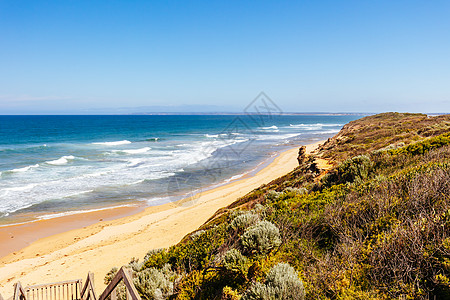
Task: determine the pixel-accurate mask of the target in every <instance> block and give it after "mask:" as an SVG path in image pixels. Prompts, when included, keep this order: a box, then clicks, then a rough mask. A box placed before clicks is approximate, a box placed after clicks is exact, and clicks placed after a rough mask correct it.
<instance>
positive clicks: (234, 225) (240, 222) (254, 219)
mask: <svg viewBox="0 0 450 300" xmlns="http://www.w3.org/2000/svg"><path fill="white" fill-rule="evenodd" d="M258 222H259V215H257V214H255V213H252V212H246V213H243V214H241V215H238V216H237V217H235V218H234V219H233V221H231V223H230V227H231V229H233V230H235V231H238V232H242V231H244V230H245V229H247V227H249V226H252V225H254V224H256V223H258Z"/></svg>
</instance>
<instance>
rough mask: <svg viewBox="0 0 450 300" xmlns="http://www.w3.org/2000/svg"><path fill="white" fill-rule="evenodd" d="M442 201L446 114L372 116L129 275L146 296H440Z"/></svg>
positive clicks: (445, 226)
mask: <svg viewBox="0 0 450 300" xmlns="http://www.w3.org/2000/svg"><path fill="white" fill-rule="evenodd" d="M319 158H320V159H328V160H330V161H331V162H332V163H333V165H334V167H333V168H332V169H330V170H321V169H320V168H318V164H317V160H318V159H319ZM449 195H450V117H449V116H439V117H427V116H426V115H421V114H398V113H386V114H379V115H375V116H370V117H366V118H362V119H360V120H356V121H353V122H350V123H349V124H347V125H345V126H344V128H343V129H342V130H341V132H340V133H339V134H338V135H336V136H335V137H333V138H331V139H329V140H328V141H327V142H326V143H325V144H324V145H323V146H322V147H321V148H320V151H319V152H318V153H316V154H314V155H311V156H310V157H308V158H307V159H306V160H305V161H304V162H302V163H301V165H300V166H299V167H298V168H296V169H295V170H294V171H293V172H291V173H289V174H286V175H285V176H283V177H281V178H279V179H277V180H275V181H273V182H271V183H270V184H267V185H264V186H261V187H260V188H258V189H255V190H254V191H252V192H251V193H249V194H248V195H246V196H245V197H242V198H241V199H238V200H237V201H236V202H235V203H234V204H232V205H231V206H229V207H228V208H225V209H222V210H220V211H218V212H217V213H216V214H215V216H213V217H212V218H211V219H210V220H209V221H208V222H207V223H206V224H204V225H203V226H202V227H201V228H199V230H197V231H195V232H193V233H192V234H190V235H188V236H186V237H185V238H184V239H183V241H181V242H180V243H179V244H177V245H175V246H172V247H170V248H169V249H160V250H153V251H150V252H149V253H148V255H147V256H146V257H145V258H144V260H143V261H142V263H139V262H138V261H136V260H133V261H132V262H131V263H130V266H131V267H132V268H133V270H134V273H135V274H134V275H135V279H134V280H135V283H136V286H137V288H138V290H139V292H140V293H141V294H142V296H143V297H144V298H146V299H161V298H170V299H240V298H242V299H303V298H306V299H398V297H406V298H410V299H425V298H428V297H430V298H432V297H433V296H436V297H437V299H449V298H450V197H449ZM114 272H115V270H112V271H111V274H113V273H114ZM111 274H110V275H111ZM108 278H110V277H108ZM108 278H106V281H108V280H109V279H108Z"/></svg>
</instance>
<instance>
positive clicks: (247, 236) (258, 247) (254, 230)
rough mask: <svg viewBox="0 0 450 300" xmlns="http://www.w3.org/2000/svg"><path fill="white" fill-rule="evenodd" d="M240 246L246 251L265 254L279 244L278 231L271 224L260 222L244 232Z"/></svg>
mask: <svg viewBox="0 0 450 300" xmlns="http://www.w3.org/2000/svg"><path fill="white" fill-rule="evenodd" d="M241 244H242V246H243V247H244V249H246V250H247V251H257V252H258V253H267V252H268V251H270V250H271V249H273V248H275V247H278V246H279V245H280V244H281V237H280V231H279V230H278V228H277V227H276V226H275V225H274V224H273V223H271V222H269V221H261V222H259V223H257V224H255V225H253V226H251V227H249V228H248V229H247V230H246V231H245V232H244V234H243V235H242V236H241Z"/></svg>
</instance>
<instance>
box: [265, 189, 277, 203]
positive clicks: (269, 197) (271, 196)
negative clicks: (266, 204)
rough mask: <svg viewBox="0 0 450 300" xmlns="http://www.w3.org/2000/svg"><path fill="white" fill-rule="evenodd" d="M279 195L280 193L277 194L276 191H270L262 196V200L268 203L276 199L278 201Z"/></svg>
mask: <svg viewBox="0 0 450 300" xmlns="http://www.w3.org/2000/svg"><path fill="white" fill-rule="evenodd" d="M280 194H281V193H279V192H277V191H274V190H270V191H269V192H267V194H266V195H265V196H264V198H266V200H268V201H275V200H276V199H278V197H279V196H280Z"/></svg>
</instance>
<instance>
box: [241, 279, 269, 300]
mask: <svg viewBox="0 0 450 300" xmlns="http://www.w3.org/2000/svg"><path fill="white" fill-rule="evenodd" d="M241 299H242V300H272V299H274V298H273V294H272V293H271V291H270V288H269V287H268V286H267V285H265V284H263V283H261V282H254V283H253V284H252V285H251V286H250V287H249V288H248V289H247V290H246V291H245V294H244V295H243V296H242V298H241ZM274 300H275V299H274Z"/></svg>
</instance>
